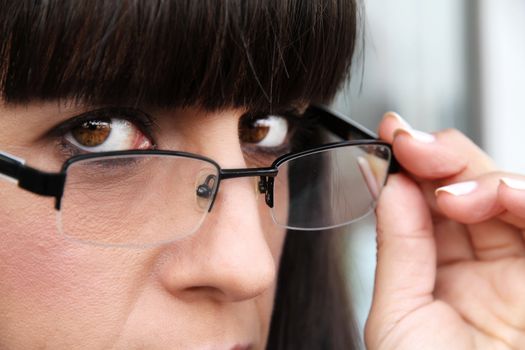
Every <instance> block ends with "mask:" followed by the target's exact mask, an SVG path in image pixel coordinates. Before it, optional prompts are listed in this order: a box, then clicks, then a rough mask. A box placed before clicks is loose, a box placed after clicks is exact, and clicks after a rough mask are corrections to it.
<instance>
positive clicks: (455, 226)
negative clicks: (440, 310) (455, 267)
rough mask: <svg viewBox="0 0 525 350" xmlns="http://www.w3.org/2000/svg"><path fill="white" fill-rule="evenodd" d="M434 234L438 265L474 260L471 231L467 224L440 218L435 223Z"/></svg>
mask: <svg viewBox="0 0 525 350" xmlns="http://www.w3.org/2000/svg"><path fill="white" fill-rule="evenodd" d="M434 236H435V239H436V253H437V265H438V267H441V266H443V265H448V264H454V263H458V262H460V261H471V260H474V258H475V256H474V252H473V251H472V245H471V242H470V236H469V231H468V230H467V228H466V226H465V225H462V224H460V223H458V222H456V221H453V220H447V219H443V220H438V221H437V222H435V223H434Z"/></svg>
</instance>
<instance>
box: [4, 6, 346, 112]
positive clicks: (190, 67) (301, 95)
mask: <svg viewBox="0 0 525 350" xmlns="http://www.w3.org/2000/svg"><path fill="white" fill-rule="evenodd" d="M295 2H297V4H295V5H294V4H293V3H295ZM228 4H229V2H224V1H220V2H212V4H211V3H209V2H202V1H185V2H181V1H176V0H147V1H146V0H142V1H141V0H136V1H103V0H92V1H74V0H70V1H66V0H50V1H45V2H38V3H33V2H29V1H28V2H27V3H26V2H24V1H11V2H10V4H9V6H8V8H7V10H6V11H3V12H2V13H1V14H0V26H2V31H1V33H0V45H1V46H0V77H1V80H0V83H1V84H0V89H1V92H2V98H3V99H4V100H5V101H7V102H12V103H17V102H25V101H30V100H34V99H40V100H54V99H69V100H81V101H85V102H89V103H92V104H107V103H125V104H127V105H155V106H161V107H179V106H190V105H200V106H203V107H204V108H206V109H217V108H221V107H226V106H233V107H239V106H248V107H251V108H255V109H263V110H269V109H270V110H271V109H274V108H277V109H279V108H280V107H282V106H287V105H290V104H304V101H315V102H324V101H326V100H327V99H329V98H331V97H332V96H333V95H334V94H335V92H336V90H337V88H338V86H339V84H340V83H341V81H342V80H343V79H344V77H345V75H346V72H347V71H348V68H349V66H350V61H351V56H352V52H353V48H354V41H355V40H354V39H355V7H354V5H353V4H352V2H350V1H342V0H341V3H339V2H338V1H322V0H312V1H311V2H308V4H304V2H302V1H299V0H297V1H288V2H278V1H268V2H260V3H259V2H255V1H243V2H242V4H241V2H239V4H236V5H235V4H230V5H229V6H228ZM320 4H322V5H323V6H324V8H325V11H316V10H315V9H316V7H318V6H319V5H320ZM345 4H346V5H345ZM234 5H235V6H234ZM345 6H346V7H345ZM326 7H328V9H327V8H326ZM330 7H334V9H333V10H335V7H337V9H338V10H339V12H338V11H329V8H330ZM341 9H343V11H341ZM342 33H343V34H342Z"/></svg>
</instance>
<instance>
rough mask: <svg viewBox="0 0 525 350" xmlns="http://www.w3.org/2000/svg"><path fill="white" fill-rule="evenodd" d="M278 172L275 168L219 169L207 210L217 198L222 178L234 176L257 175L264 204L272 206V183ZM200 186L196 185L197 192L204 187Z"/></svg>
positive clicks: (258, 186) (232, 177) (209, 210)
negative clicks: (214, 189)
mask: <svg viewBox="0 0 525 350" xmlns="http://www.w3.org/2000/svg"><path fill="white" fill-rule="evenodd" d="M278 172H279V171H278V170H277V168H252V169H250V168H248V169H220V171H219V178H218V182H217V189H216V191H215V194H214V196H213V198H212V202H211V204H210V208H209V209H208V212H211V210H212V208H213V205H214V203H215V198H217V194H218V193H219V188H220V184H221V182H222V180H227V179H234V178H239V177H254V176H258V177H259V182H258V184H257V188H258V190H259V193H261V194H264V199H265V202H266V205H268V207H270V208H273V187H274V186H273V185H274V178H275V176H277V173H278ZM201 186H202V185H201ZM201 186H198V188H197V192H199V191H204V189H200V187H201ZM204 192H206V191H204ZM197 195H199V194H197Z"/></svg>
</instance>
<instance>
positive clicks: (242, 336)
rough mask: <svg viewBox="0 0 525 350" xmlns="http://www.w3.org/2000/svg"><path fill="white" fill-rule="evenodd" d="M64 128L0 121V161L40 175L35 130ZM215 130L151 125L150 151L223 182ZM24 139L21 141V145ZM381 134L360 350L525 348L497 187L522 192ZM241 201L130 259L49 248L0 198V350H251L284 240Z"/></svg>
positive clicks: (220, 140) (515, 195)
mask: <svg viewBox="0 0 525 350" xmlns="http://www.w3.org/2000/svg"><path fill="white" fill-rule="evenodd" d="M35 108H36V107H35ZM53 108H55V109H53ZM46 113H47V114H46ZM67 114H68V113H67V112H65V114H64V115H62V114H61V113H60V112H59V111H57V109H56V106H44V107H42V106H40V107H38V108H37V109H33V107H29V108H21V109H16V110H13V109H8V108H4V110H2V115H3V118H4V120H5V125H4V127H3V128H2V129H1V130H0V133H1V134H0V140H2V145H1V146H2V147H5V148H6V150H7V151H10V152H12V153H14V154H17V155H20V156H22V157H26V158H28V159H31V158H32V160H33V165H35V166H36V165H38V164H39V165H41V166H46V164H47V163H46V162H45V161H44V160H43V159H42V158H40V160H38V157H36V155H37V154H40V153H39V152H44V151H46V152H49V150H50V149H49V147H51V146H50V145H49V144H48V146H47V147H48V149H46V144H47V143H46V142H45V140H44V139H42V137H41V135H42V133H43V131H44V130H46V129H47V128H49V127H50V125H49V124H52V123H48V119H51V118H58V119H60V118H66V115H67ZM221 114H222V115H208V116H207V117H204V115H203V114H200V113H199V112H198V111H192V113H189V114H187V115H186V117H185V118H186V119H185V121H186V122H188V123H189V124H186V125H188V128H187V129H184V133H182V132H181V133H180V134H178V132H179V131H180V130H181V129H180V128H181V127H182V126H181V125H176V123H175V122H169V120H171V119H169V118H166V119H165V118H162V120H163V121H164V120H165V121H166V122H165V123H163V125H162V127H161V130H163V133H165V134H164V135H165V137H164V140H166V141H165V142H166V143H165V145H163V148H164V146H165V147H166V148H177V147H179V146H181V145H186V146H187V147H188V149H189V150H191V151H194V152H199V153H202V154H206V155H208V156H211V157H213V158H215V159H217V160H218V161H219V163H220V164H221V165H223V166H225V167H238V166H243V162H245V157H244V156H243V155H242V152H240V147H239V144H238V142H237V141H233V140H237V138H236V137H233V135H235V133H236V132H237V129H236V125H237V124H236V123H237V118H238V116H239V114H240V112H239V111H225V112H224V113H221ZM31 116H33V117H32V118H33V120H31ZM44 116H46V117H47V118H42V117H44ZM22 117H24V118H25V119H22ZM180 117H181V118H182V117H183V116H180ZM219 118H220V119H219ZM21 120H24V123H23V124H22V123H21ZM42 120H46V122H42ZM181 120H182V119H181ZM219 120H220V122H219ZM49 121H50V120H49ZM204 126H205V127H204ZM21 127H24V128H28V129H31V130H33V131H34V132H32V133H20V132H18V131H19V130H20V128H21ZM39 129H41V130H40V131H39ZM379 134H380V136H381V138H382V139H384V140H386V141H388V142H391V143H392V144H393V146H394V152H395V154H396V157H397V158H398V160H399V161H400V163H401V165H402V166H403V168H404V169H405V172H404V173H403V174H398V175H394V176H392V177H391V178H390V179H389V181H388V184H387V186H386V187H385V189H384V190H383V193H382V195H381V197H380V199H379V203H378V208H377V220H378V221H377V222H378V254H377V257H378V262H377V263H378V264H377V271H376V285H375V292H374V299H373V305H372V310H371V313H370V317H369V319H368V322H367V326H366V334H365V338H366V343H367V347H368V348H369V349H443V348H445V349H473V348H476V349H515V348H519V347H520V346H521V344H524V343H525V338H524V332H523V331H522V330H523V329H525V314H524V312H523V311H522V310H525V305H524V304H523V297H522V296H523V295H524V292H525V288H524V285H523V283H522V282H521V281H522V276H523V275H524V273H525V259H524V256H525V254H524V252H525V248H524V243H523V228H524V227H525V217H524V215H523V212H525V210H524V209H525V196H523V191H522V190H517V189H512V188H510V187H508V186H506V185H505V184H503V183H501V181H500V178H501V177H502V176H505V177H511V178H514V179H520V180H522V181H525V178H524V177H523V176H519V175H516V174H508V173H504V172H501V171H498V170H497V168H496V167H495V165H494V164H493V162H492V161H491V160H490V159H489V158H488V157H487V156H486V155H485V154H484V153H483V152H482V151H481V150H479V148H477V147H476V146H475V145H473V144H472V142H470V141H469V140H468V139H467V138H466V137H465V136H463V135H461V134H460V133H458V132H457V131H453V130H446V131H443V132H439V133H436V134H434V136H435V140H434V141H432V142H421V141H418V140H417V139H416V138H414V137H412V136H411V133H410V132H407V126H406V125H404V124H403V123H401V122H400V121H399V120H398V119H396V118H394V117H393V116H392V115H391V114H389V115H387V116H386V117H385V118H384V120H383V122H382V123H381V125H380V129H379ZM168 135H171V137H168ZM184 135H187V137H188V139H187V140H185V141H188V142H182V140H183V139H181V138H183V137H185V136H184ZM190 135H192V136H193V138H191V141H192V142H189V141H190V137H189V136H190ZM199 135H200V136H201V137H202V139H199ZM202 135H206V136H205V137H204V136H202ZM226 135H229V137H226ZM230 136H231V137H230ZM177 140H179V141H181V143H180V144H177V142H178V141H177ZM204 140H205V142H204ZM212 145H214V146H213V147H212ZM37 151H38V152H37ZM46 154H49V153H46ZM47 166H49V165H47ZM55 170H56V169H55ZM466 180H469V181H472V180H473V181H476V183H477V184H478V186H477V188H476V189H475V190H474V191H473V192H471V193H469V194H465V195H460V196H456V195H453V194H450V193H447V192H445V191H437V192H436V191H435V190H436V189H437V188H440V187H442V186H444V185H449V184H454V183H458V182H463V181H466ZM252 185H253V184H252V183H251V182H249V181H248V180H246V181H243V180H239V181H237V182H235V181H233V182H230V183H228V184H227V186H226V184H225V186H224V187H223V188H222V189H221V191H222V194H221V197H220V198H218V200H219V202H217V203H216V207H215V208H214V211H213V212H212V214H210V217H208V219H207V221H206V223H205V224H204V226H203V227H202V228H201V230H200V231H199V232H198V233H197V234H195V235H193V236H190V237H188V238H186V239H185V240H182V241H178V242H175V243H173V244H169V245H166V246H163V247H159V248H156V249H151V250H146V251H137V250H116V249H107V248H106V249H101V248H97V247H93V246H86V245H79V244H73V243H72V242H69V241H66V240H63V239H61V238H60V237H59V236H57V235H56V234H55V232H54V222H53V219H54V213H53V210H52V203H51V201H50V200H49V199H44V198H40V197H36V196H33V195H31V194H28V193H25V192H22V191H20V190H19V189H17V188H16V187H14V186H12V184H8V183H5V182H2V183H1V185H0V186H1V188H0V190H1V193H2V196H3V198H7V200H3V201H2V202H1V203H0V213H1V214H0V215H1V219H2V224H3V225H2V226H1V227H0V234H1V235H2V237H3V244H2V245H1V246H0V259H1V261H2V264H1V265H0V269H1V271H0V273H1V274H2V276H3V277H2V280H1V282H0V283H1V285H0V290H1V291H2V292H1V294H0V313H1V314H2V323H1V324H0V335H1V336H0V342H2V343H0V345H1V346H0V347H1V348H35V347H36V348H38V347H40V348H46V347H47V348H52V349H60V348H71V347H77V348H78V344H82V345H85V348H92V349H97V348H117V349H118V348H126V349H134V348H151V349H155V348H169V347H172V348H197V349H210V348H214V349H216V348H225V349H228V348H229V347H231V346H232V345H233V344H237V343H240V344H244V343H243V342H252V343H253V344H254V347H255V348H263V347H264V342H265V338H266V336H267V332H268V324H269V318H270V314H271V308H272V305H271V304H272V297H273V293H274V287H275V273H276V266H277V265H278V261H279V256H280V251H281V247H282V240H283V238H284V233H283V232H281V231H279V230H276V229H275V227H274V228H273V229H272V227H273V225H272V224H271V223H270V221H269V219H268V217H267V216H265V215H264V214H263V211H262V209H261V208H258V204H257V203H256V201H255V200H253V197H252V196H254V194H253V186H252ZM240 205H242V206H243V212H242V215H239V211H238V210H237V209H238V207H239V206H240ZM400 218H402V220H400ZM233 223H235V224H233ZM241 228H242V229H241ZM247 228H249V229H247ZM272 230H273V233H271V232H272ZM117 282H118V283H117Z"/></svg>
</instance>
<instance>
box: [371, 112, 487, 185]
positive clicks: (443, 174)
mask: <svg viewBox="0 0 525 350" xmlns="http://www.w3.org/2000/svg"><path fill="white" fill-rule="evenodd" d="M407 125H408V124H407V123H406V122H404V121H403V120H402V119H401V118H400V117H399V116H398V115H397V114H394V113H387V114H386V115H385V117H384V118H383V121H382V122H381V124H380V126H379V135H380V137H381V138H382V139H384V140H386V141H388V142H391V143H392V145H393V148H394V154H395V156H396V158H397V160H398V161H399V162H400V164H401V165H402V166H403V168H404V169H406V170H407V171H409V172H410V173H411V174H413V175H415V176H416V177H418V178H422V179H432V180H435V179H444V180H446V181H448V182H457V181H461V180H462V179H465V178H469V177H473V176H476V175H478V174H480V173H482V172H486V171H490V170H494V169H495V166H494V164H493V162H492V161H491V160H490V158H489V157H488V156H487V155H486V154H485V153H484V152H483V151H482V150H480V149H479V148H478V147H477V146H476V145H475V144H474V143H472V141H470V140H469V139H468V138H467V137H466V136H465V135H463V134H461V133H460V132H459V131H456V130H452V129H450V130H445V131H442V132H438V133H434V134H427V133H423V132H420V131H417V130H414V129H412V128H411V127H410V126H407ZM445 183H447V182H445Z"/></svg>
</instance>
